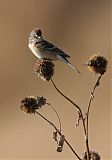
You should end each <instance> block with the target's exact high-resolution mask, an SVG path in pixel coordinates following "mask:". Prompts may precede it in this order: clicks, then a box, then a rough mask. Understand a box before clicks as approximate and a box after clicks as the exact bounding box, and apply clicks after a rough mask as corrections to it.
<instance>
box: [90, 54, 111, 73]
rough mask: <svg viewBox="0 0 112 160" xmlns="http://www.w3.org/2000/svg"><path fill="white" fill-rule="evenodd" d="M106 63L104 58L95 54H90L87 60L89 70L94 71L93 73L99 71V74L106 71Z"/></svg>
mask: <svg viewBox="0 0 112 160" xmlns="http://www.w3.org/2000/svg"><path fill="white" fill-rule="evenodd" d="M107 64H108V61H107V60H106V58H105V57H103V56H101V55H97V54H94V55H92V56H91V57H90V58H89V60H88V62H87V65H88V69H89V70H90V71H93V72H95V74H98V73H100V74H101V75H103V74H104V73H105V72H106V70H107Z"/></svg>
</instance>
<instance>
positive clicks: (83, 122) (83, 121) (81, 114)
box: [51, 79, 90, 160]
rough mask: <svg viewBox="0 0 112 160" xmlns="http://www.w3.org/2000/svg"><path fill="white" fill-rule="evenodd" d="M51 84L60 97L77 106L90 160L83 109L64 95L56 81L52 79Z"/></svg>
mask: <svg viewBox="0 0 112 160" xmlns="http://www.w3.org/2000/svg"><path fill="white" fill-rule="evenodd" d="M51 82H52V84H53V86H54V88H55V89H56V90H57V91H58V93H59V94H60V95H62V96H63V97H64V98H65V99H67V100H68V101H69V102H70V103H71V104H72V105H73V106H75V107H76V108H77V109H78V110H79V112H80V116H81V117H82V118H81V119H82V124H83V129H84V134H85V140H86V149H87V160H89V159H90V158H89V144H88V139H87V132H86V125H85V118H84V117H83V113H82V110H81V108H80V107H79V106H78V105H77V104H76V103H75V102H73V101H72V100H71V99H70V98H68V97H67V96H66V95H64V94H63V93H62V92H61V91H60V90H59V89H58V88H57V86H56V85H55V83H54V81H53V80H52V79H51Z"/></svg>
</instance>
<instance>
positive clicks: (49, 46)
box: [41, 40, 70, 58]
mask: <svg viewBox="0 0 112 160" xmlns="http://www.w3.org/2000/svg"><path fill="white" fill-rule="evenodd" d="M41 47H42V49H45V50H46V51H51V52H54V53H56V54H57V53H58V54H59V55H61V56H62V57H64V58H70V56H69V55H68V54H66V53H64V52H63V51H62V50H61V49H59V48H57V47H56V46H54V45H53V44H51V43H49V42H47V41H45V40H43V41H42V45H41Z"/></svg>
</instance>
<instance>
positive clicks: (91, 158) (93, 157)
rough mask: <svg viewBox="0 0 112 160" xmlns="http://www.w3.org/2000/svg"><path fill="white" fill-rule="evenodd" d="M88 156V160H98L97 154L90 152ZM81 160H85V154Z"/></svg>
mask: <svg viewBox="0 0 112 160" xmlns="http://www.w3.org/2000/svg"><path fill="white" fill-rule="evenodd" d="M89 156H90V160H100V156H99V154H98V153H96V152H94V151H90V153H89ZM82 160H87V152H85V153H84V157H83V159H82Z"/></svg>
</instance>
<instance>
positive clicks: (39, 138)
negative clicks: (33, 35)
mask: <svg viewBox="0 0 112 160" xmlns="http://www.w3.org/2000/svg"><path fill="white" fill-rule="evenodd" d="M110 21H111V19H110V0H20V1H18V0H0V44H1V45H0V85H1V86H0V89H1V92H0V98H1V100H0V103H1V104H0V158H1V159H16V158H17V159H69V160H70V159H73V158H74V155H73V153H72V152H71V150H70V149H69V148H68V146H66V145H65V146H64V150H63V152H62V153H57V152H56V143H55V142H54V141H53V139H52V132H53V131H54V130H53V128H52V127H51V126H49V125H48V124H47V123H46V122H44V120H43V119H41V118H40V117H39V116H37V115H27V114H25V113H23V112H22V111H21V110H20V101H21V99H22V98H24V97H25V96H27V95H34V96H37V95H38V96H42V95H43V96H44V97H45V98H47V99H48V101H50V103H51V104H52V105H53V106H54V107H55V108H56V110H57V111H58V113H59V115H60V117H61V121H62V128H63V133H64V134H65V136H66V138H67V139H68V141H69V142H70V143H71V145H72V146H73V147H74V148H75V149H76V151H77V152H78V153H79V154H80V155H81V154H82V153H83V152H84V149H85V148H84V138H83V133H82V128H81V124H80V126H79V127H78V128H76V127H75V123H76V119H77V112H76V110H75V109H74V108H73V106H72V105H71V104H69V102H67V101H66V100H65V99H64V98H63V97H61V96H60V95H59V94H58V93H57V92H56V91H55V89H54V88H53V86H52V84H51V83H50V82H44V81H42V80H41V79H39V78H38V77H37V75H35V74H34V71H33V66H34V63H35V61H36V57H35V56H34V55H33V54H32V53H31V51H30V50H29V48H28V46H27V45H28V36H29V33H30V31H31V30H32V29H34V28H35V27H39V28H41V29H42V30H43V32H44V37H45V38H46V39H47V40H49V41H50V42H52V43H54V44H55V45H57V46H59V47H60V48H61V49H63V50H64V51H65V52H66V53H68V54H70V55H71V57H72V58H71V62H72V63H73V64H75V65H76V66H77V68H78V69H79V70H80V71H81V72H82V73H83V74H82V76H80V75H78V74H77V73H75V72H74V71H73V70H72V69H70V68H69V67H68V66H66V65H65V64H63V63H61V62H56V63H55V75H54V80H55V82H56V84H57V85H58V87H59V88H60V89H61V90H62V91H63V92H64V93H65V94H66V95H68V96H69V97H71V99H73V100H74V101H75V102H76V103H77V104H79V105H81V107H82V110H83V112H86V107H87V104H88V100H89V97H90V92H91V91H92V88H93V85H94V83H95V81H96V80H97V75H94V74H93V73H90V72H89V71H88V70H86V68H85V67H83V66H82V64H83V63H84V62H86V61H87V59H88V58H89V56H90V55H92V54H93V53H101V54H103V55H104V56H106V58H107V59H108V60H109V63H110V52H111V51H110V49H111V46H110ZM109 65H110V64H109ZM110 88H111V85H110V68H109V66H108V71H107V73H106V74H105V75H104V76H103V78H102V81H101V85H100V86H99V88H97V91H96V93H95V99H94V101H93V102H92V106H91V112H90V123H89V127H90V128H89V136H90V148H91V149H92V150H94V151H96V152H98V153H99V154H100V155H101V157H102V159H105V160H109V159H111V108H110V107H111V106H110ZM40 112H41V113H42V114H43V115H45V116H46V117H47V118H49V119H50V120H52V121H53V122H54V123H55V124H56V125H58V121H57V118H56V116H55V114H54V112H53V111H52V110H51V109H50V108H49V107H48V106H46V107H43V109H42V110H41V111H40Z"/></svg>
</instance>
